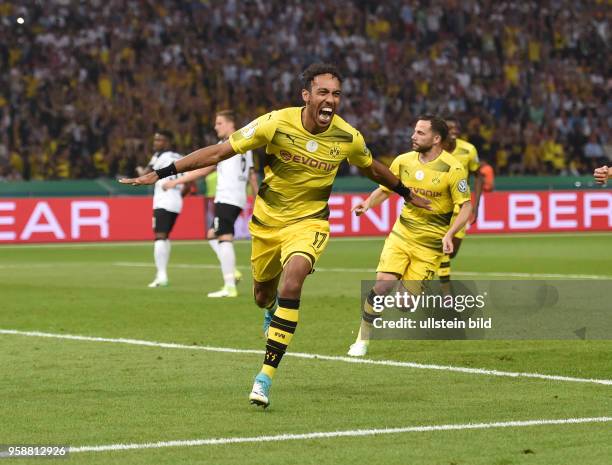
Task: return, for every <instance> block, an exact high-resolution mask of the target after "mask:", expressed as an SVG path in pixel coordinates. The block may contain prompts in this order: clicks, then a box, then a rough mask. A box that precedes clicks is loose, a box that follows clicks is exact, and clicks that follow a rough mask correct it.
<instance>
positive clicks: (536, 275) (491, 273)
mask: <svg viewBox="0 0 612 465" xmlns="http://www.w3.org/2000/svg"><path fill="white" fill-rule="evenodd" d="M85 264H86V265H87V266H92V265H100V266H107V265H106V264H105V263H96V264H92V263H91V262H87V263H84V262H63V263H10V264H6V265H3V264H0V269H11V268H15V269H20V268H57V267H66V266H82V265H85ZM112 265H113V266H119V267H125V268H154V267H155V264H153V263H149V262H114V263H112ZM169 266H170V268H179V269H197V270H218V269H219V265H213V264H206V263H173V264H170V265H169ZM236 268H238V269H240V270H250V269H251V267H250V266H246V265H236ZM316 270H317V271H319V272H322V273H376V269H375V268H319V267H317V268H316ZM453 275H455V276H474V277H477V276H482V277H490V278H493V277H497V278H536V279H588V280H598V279H605V280H610V279H612V275H597V274H560V273H515V272H504V271H453Z"/></svg>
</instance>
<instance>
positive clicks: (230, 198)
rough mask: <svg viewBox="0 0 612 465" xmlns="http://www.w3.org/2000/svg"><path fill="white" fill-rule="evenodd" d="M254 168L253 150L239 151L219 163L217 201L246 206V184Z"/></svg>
mask: <svg viewBox="0 0 612 465" xmlns="http://www.w3.org/2000/svg"><path fill="white" fill-rule="evenodd" d="M251 168H253V152H251V151H250V150H249V151H247V153H239V154H236V155H234V156H233V157H231V158H228V159H227V160H223V161H221V162H219V163H218V164H217V192H216V194H215V203H227V204H229V205H235V206H236V207H239V208H244V207H246V203H247V195H246V185H247V182H248V180H249V173H250V170H251Z"/></svg>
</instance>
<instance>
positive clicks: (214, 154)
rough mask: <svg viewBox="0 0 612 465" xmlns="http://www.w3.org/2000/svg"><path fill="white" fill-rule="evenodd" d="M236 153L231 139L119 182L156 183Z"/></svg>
mask: <svg viewBox="0 0 612 465" xmlns="http://www.w3.org/2000/svg"><path fill="white" fill-rule="evenodd" d="M234 155H236V152H234V149H233V148H232V145H231V144H230V143H229V141H226V142H223V143H222V144H214V145H209V146H208V147H204V148H201V149H198V150H196V151H195V152H191V153H190V154H189V155H187V156H186V157H184V158H181V159H180V160H178V161H177V162H176V163H174V164H172V165H170V166H168V167H166V168H162V169H161V170H157V171H153V172H151V173H148V174H145V175H144V176H140V177H138V178H128V179H120V180H119V182H120V183H122V184H131V185H133V186H139V185H144V184H154V183H155V182H156V181H158V180H159V179H161V178H165V177H167V176H172V175H173V174H176V173H184V172H185V171H193V170H195V169H198V168H204V167H206V166H212V165H216V164H217V163H219V162H220V161H223V160H227V159H228V158H230V157H232V156H234Z"/></svg>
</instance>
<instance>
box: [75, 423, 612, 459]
mask: <svg viewBox="0 0 612 465" xmlns="http://www.w3.org/2000/svg"><path fill="white" fill-rule="evenodd" d="M610 421H612V417H593V418H563V419H553V420H525V421H520V420H519V421H503V422H495V423H465V424H454V425H425V426H405V427H400V428H376V429H355V430H345V431H320V432H313V433H303V434H277V435H274V436H252V437H229V438H211V439H187V440H179V441H162V442H148V443H141V444H108V445H102V446H81V447H74V448H73V447H71V448H70V451H69V452H70V453H72V454H74V453H81V452H107V451H120V450H133V449H161V448H164V447H195V446H216V445H222V444H241V443H252V442H277V441H296V440H309V439H329V438H339V437H359V436H375V435H381V434H400V433H424V432H429V431H461V430H474V429H492V428H518V427H525V426H544V425H577V424H585V423H607V422H610Z"/></svg>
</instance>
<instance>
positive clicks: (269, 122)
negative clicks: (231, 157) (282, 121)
mask: <svg viewBox="0 0 612 465" xmlns="http://www.w3.org/2000/svg"><path fill="white" fill-rule="evenodd" d="M274 113H275V112H270V113H266V114H265V115H262V116H260V117H259V118H257V119H255V120H253V121H251V122H250V123H249V124H247V125H246V126H245V127H243V128H242V129H239V130H238V131H236V132H235V133H233V134H232V135H231V136H230V138H229V142H230V144H231V145H232V148H233V149H234V152H236V153H246V152H247V150H254V149H257V148H259V147H263V146H264V145H267V144H268V143H269V142H270V141H271V140H272V138H273V137H274V132H275V131H276V126H277V124H278V122H277V120H276V118H275V117H274Z"/></svg>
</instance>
